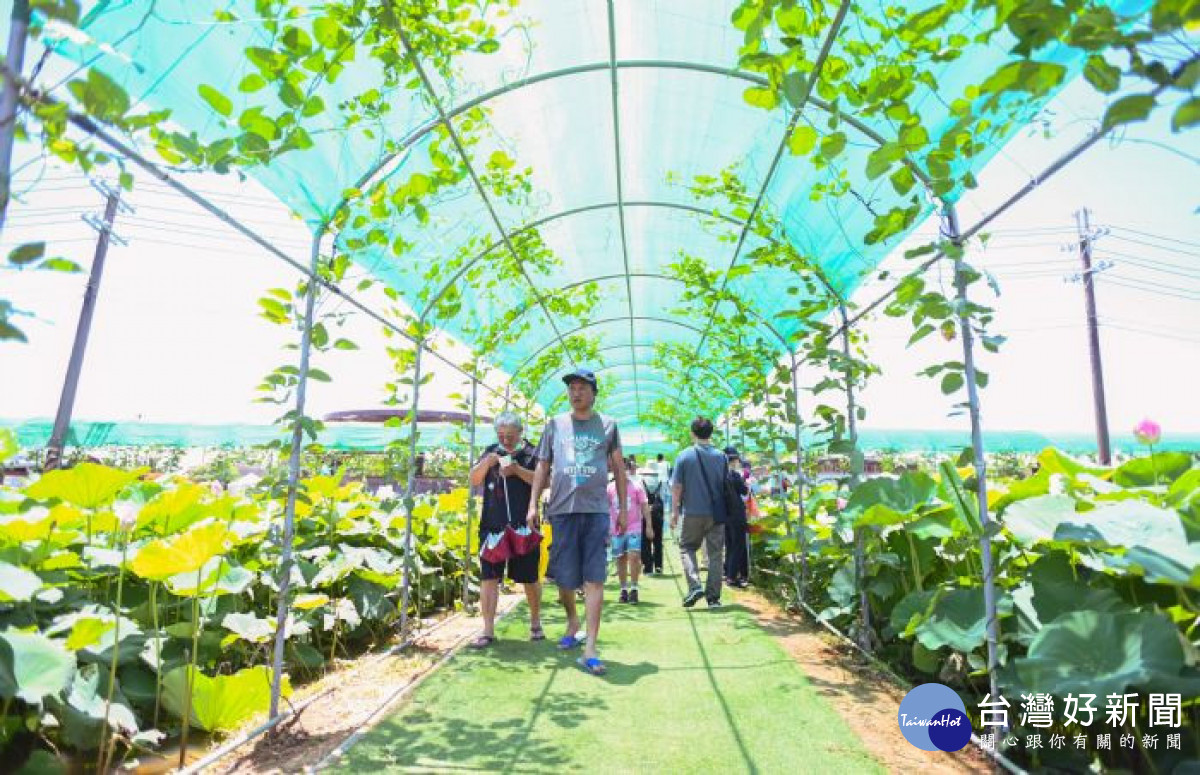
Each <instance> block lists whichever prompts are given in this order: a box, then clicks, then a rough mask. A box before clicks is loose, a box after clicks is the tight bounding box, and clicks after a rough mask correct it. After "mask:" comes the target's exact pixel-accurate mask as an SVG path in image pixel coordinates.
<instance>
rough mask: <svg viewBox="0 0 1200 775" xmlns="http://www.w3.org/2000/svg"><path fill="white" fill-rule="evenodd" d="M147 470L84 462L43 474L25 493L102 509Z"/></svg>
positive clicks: (85, 507)
mask: <svg viewBox="0 0 1200 775" xmlns="http://www.w3.org/2000/svg"><path fill="white" fill-rule="evenodd" d="M144 472H145V469H143V468H138V469H134V470H132V471H121V470H119V469H116V468H109V467H108V466H102V465H99V464H97V463H80V464H79V465H77V466H75V467H74V468H68V469H66V470H60V471H50V472H48V473H46V474H43V475H42V478H41V479H38V480H37V481H36V482H34V483H33V484H31V485H29V486H28V487H26V488H25V494H26V495H28V496H29V497H30V498H33V499H34V500H50V499H52V498H54V499H57V500H61V501H66V502H67V503H70V504H73V505H75V506H79V507H80V508H84V509H98V508H100V507H102V506H105V505H107V504H109V503H111V502H112V501H113V499H114V498H116V497H117V494H118V493H120V492H121V490H124V489H125V488H126V487H128V486H129V485H131V484H133V483H134V482H136V481H137V479H138V477H139V476H141V475H142V474H143V473H144Z"/></svg>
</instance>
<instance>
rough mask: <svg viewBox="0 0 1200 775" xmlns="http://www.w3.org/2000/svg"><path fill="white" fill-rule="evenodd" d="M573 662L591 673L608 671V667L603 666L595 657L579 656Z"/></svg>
mask: <svg viewBox="0 0 1200 775" xmlns="http://www.w3.org/2000/svg"><path fill="white" fill-rule="evenodd" d="M575 664H577V665H579V666H580V667H582V668H583V669H584V670H586V671H588V672H589V673H591V674H592V675H604V674H605V673H607V672H608V668H607V667H605V666H604V663H603V662H601V661H600V660H599V659H598V658H596V657H588V658H587V659H585V658H583V657H580V658H579V659H577V660H575Z"/></svg>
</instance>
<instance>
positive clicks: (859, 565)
mask: <svg viewBox="0 0 1200 775" xmlns="http://www.w3.org/2000/svg"><path fill="white" fill-rule="evenodd" d="M838 310H839V312H840V313H841V316H842V357H843V359H844V363H843V365H842V368H843V370H844V371H843V376H844V377H845V380H846V430H847V432H848V433H849V435H850V490H851V491H853V490H854V488H855V487H857V486H858V483H859V481H860V480H861V475H862V455H861V454H860V453H859V451H858V405H857V403H856V402H855V400H854V367H853V365H852V363H851V355H850V316H849V315H848V314H847V313H846V304H845V302H843V301H842V300H841V299H839V300H838ZM866 565H867V559H866V536H865V535H864V533H863V531H862V529H860V528H858V527H855V528H854V586H855V587H856V588H857V589H858V624H859V626H858V645H859V646H861V647H862V649H863V650H864V651H871V650H872V649H871V602H870V598H869V597H868V595H867V588H866V584H865V579H866V575H867V567H866Z"/></svg>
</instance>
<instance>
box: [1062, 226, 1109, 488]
mask: <svg viewBox="0 0 1200 775" xmlns="http://www.w3.org/2000/svg"><path fill="white" fill-rule="evenodd" d="M1090 214H1091V213H1089V212H1088V209H1087V208H1086V207H1084V208H1082V209H1080V210H1076V211H1075V225H1076V227H1077V228H1078V230H1079V259H1080V262H1081V263H1082V264H1083V271H1082V272H1081V273H1080V274H1079V275H1078V277H1079V279H1081V280H1082V281H1083V298H1084V304H1085V306H1086V308H1087V329H1088V354H1089V356H1090V357H1091V361H1092V401H1093V403H1094V405H1095V412H1096V448H1097V452H1098V455H1099V458H1100V464H1101V465H1109V464H1110V463H1111V462H1112V447H1111V444H1110V443H1109V439H1108V407H1107V405H1106V403H1105V400H1104V367H1103V365H1102V363H1101V360H1100V328H1099V323H1098V321H1097V320H1096V288H1095V283H1094V281H1093V275H1095V274H1096V272H1099V271H1103V270H1104V269H1107V268H1108V267H1107V266H1101V267H1093V266H1092V241H1093V240H1094V239H1095V237H1096V235H1095V233H1094V232H1093V231H1092V228H1091V224H1090V223H1089V221H1088V217H1089V215H1090ZM1071 279H1074V278H1071Z"/></svg>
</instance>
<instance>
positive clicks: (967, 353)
mask: <svg viewBox="0 0 1200 775" xmlns="http://www.w3.org/2000/svg"><path fill="white" fill-rule="evenodd" d="M946 227H947V232H948V233H947V236H948V237H949V238H950V239H951V240H953V241H954V242H955V243H958V242H959V240H960V232H959V226H958V213H957V212H956V211H955V209H954V206H953V205H951V204H947V205H946ZM954 287H955V289H956V290H957V292H958V322H959V328H960V329H961V330H962V345H963V372H964V374H963V377H964V379H965V381H966V383H967V405H968V407H969V414H970V417H971V450H972V452H973V453H974V457H975V496H976V503H977V507H978V509H979V522H980V524H981V525H982V526H983V533H982V534H981V535H980V536H979V555H980V560H981V563H982V565H983V611H984V620H985V622H986V626H987V666H988V687H989V688H990V689H991V695H992V697H999V696H1000V694H999V690H998V686H997V683H996V670H997V668H998V667H999V662H998V657H997V650H998V648H999V643H1000V627H999V620H998V619H997V616H996V581H995V577H994V569H993V567H992V538H991V534H990V530H991V517H989V516H988V498H987V463H986V460H985V459H984V450H983V426H982V424H981V422H980V418H979V383H978V382H977V381H976V378H975V332H974V331H972V330H971V316H970V314H969V302H968V300H967V278H966V272H965V271H964V267H963V260H962V256H961V255H959V256H958V257H957V258H955V259H954Z"/></svg>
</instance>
